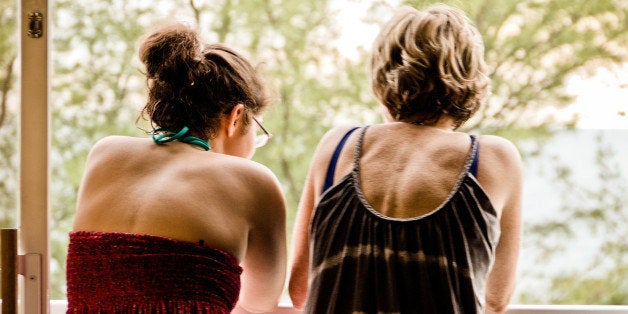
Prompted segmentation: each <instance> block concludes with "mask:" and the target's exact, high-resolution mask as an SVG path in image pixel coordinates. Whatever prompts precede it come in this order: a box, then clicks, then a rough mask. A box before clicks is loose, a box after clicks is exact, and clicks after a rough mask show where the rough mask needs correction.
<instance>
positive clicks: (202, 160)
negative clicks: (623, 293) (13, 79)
mask: <svg viewBox="0 0 628 314" xmlns="http://www.w3.org/2000/svg"><path fill="white" fill-rule="evenodd" d="M244 111H245V108H244V106H243V105H241V104H239V105H237V106H236V107H235V108H234V109H233V110H232V111H231V113H230V114H226V115H224V116H223V117H222V120H221V125H220V129H219V131H218V132H217V135H216V136H215V138H212V139H211V143H210V144H211V146H212V149H211V151H209V152H207V151H203V150H200V149H198V148H197V147H195V146H193V145H190V144H186V143H180V142H171V143H168V144H166V145H155V143H154V142H153V141H152V140H151V139H140V138H132V137H121V136H111V137H107V138H104V139H103V140H101V141H99V142H98V143H97V144H96V145H95V146H94V148H93V149H92V151H91V152H90V155H89V157H88V160H87V164H86V168H85V173H84V177H83V181H82V183H81V187H80V190H79V196H78V201H77V212H76V216H75V221H74V228H73V229H74V230H88V231H103V232H127V233H137V234H150V235H157V236H163V237H168V238H173V239H177V240H182V241H190V242H198V241H199V240H203V241H204V242H205V244H206V245H208V246H210V247H213V248H216V249H220V250H223V251H225V252H227V253H229V254H231V255H232V256H233V257H235V258H236V259H237V260H238V261H239V262H240V265H241V266H242V267H243V269H244V271H243V273H242V276H241V280H242V289H241V291H240V297H239V301H238V306H240V307H242V308H244V309H245V310H247V311H249V312H268V311H272V310H274V309H275V308H276V307H277V304H278V302H279V298H280V296H281V292H282V290H283V286H284V282H285V278H286V263H287V262H286V255H287V254H286V234H285V230H286V228H285V227H286V225H285V223H286V206H285V201H284V197H283V194H282V191H281V188H280V185H279V182H278V180H277V178H276V177H275V176H274V174H273V173H272V172H271V171H270V170H269V169H267V168H266V167H264V166H262V165H260V164H258V163H256V162H253V161H251V160H249V159H248V158H250V157H251V156H252V155H253V153H254V151H255V148H254V144H253V143H254V136H255V128H256V126H254V124H249V125H248V127H244V124H243V120H242V119H243V118H244Z"/></svg>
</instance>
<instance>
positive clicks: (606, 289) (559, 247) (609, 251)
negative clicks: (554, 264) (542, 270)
mask: <svg viewBox="0 0 628 314" xmlns="http://www.w3.org/2000/svg"><path fill="white" fill-rule="evenodd" d="M596 142H597V143H598V144H597V147H596V151H595V154H596V155H595V163H594V164H593V165H588V167H594V168H595V170H596V171H595V173H596V176H597V178H590V181H592V182H595V183H596V184H595V186H593V187H592V186H590V185H587V184H586V183H588V182H584V183H577V182H576V181H575V180H574V178H573V172H572V170H571V169H570V168H568V167H566V166H563V165H561V164H560V161H558V160H555V161H554V162H556V163H557V166H554V170H555V173H554V180H553V181H554V182H555V183H554V185H555V186H552V187H548V188H553V189H555V191H556V193H559V195H560V196H561V199H562V203H561V207H560V212H559V213H558V214H557V215H556V216H557V217H558V218H554V220H552V221H543V222H536V223H532V224H528V225H527V226H526V232H525V234H526V237H527V238H528V239H527V241H530V242H531V244H530V245H529V246H530V247H533V248H534V249H535V250H538V253H537V254H536V257H537V260H538V262H539V264H540V265H541V264H542V265H549V264H550V261H551V260H552V259H557V258H560V257H561V256H562V255H563V254H564V252H565V251H566V249H568V248H570V249H571V248H573V246H574V245H578V241H579V239H582V238H579V236H580V237H582V236H583V235H586V237H587V238H588V237H594V238H595V239H597V241H596V242H597V246H596V248H595V251H587V252H582V254H580V256H579V258H580V259H581V263H582V264H585V263H586V264H585V267H584V268H582V267H581V268H578V269H572V268H571V267H566V269H565V270H563V271H562V272H561V274H560V275H559V276H557V277H554V278H549V280H548V281H549V282H550V287H549V291H547V292H544V293H542V294H540V293H538V291H536V292H535V291H526V292H525V293H523V295H522V297H521V299H522V300H523V301H525V302H530V303H544V304H546V303H551V304H554V303H555V304H628V282H626V280H625V278H627V277H626V275H628V273H627V271H628V245H627V244H626V242H625V239H626V238H628V228H626V226H625V223H626V221H628V207H627V205H626V204H628V195H627V194H626V190H627V189H628V181H627V180H626V177H625V176H623V174H622V173H621V171H620V167H619V165H618V163H617V157H616V152H615V151H614V150H613V148H612V147H611V146H610V145H609V144H608V143H606V142H605V141H604V138H603V137H602V136H601V135H598V137H597V140H596ZM578 235H579V236H578ZM565 266H573V265H565ZM542 277H547V275H543V276H542ZM544 280H547V279H544Z"/></svg>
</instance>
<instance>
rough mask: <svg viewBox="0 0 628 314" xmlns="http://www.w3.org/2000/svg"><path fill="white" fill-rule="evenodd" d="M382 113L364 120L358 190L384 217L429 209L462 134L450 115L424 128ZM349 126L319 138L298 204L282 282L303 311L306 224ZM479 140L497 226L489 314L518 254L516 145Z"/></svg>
mask: <svg viewBox="0 0 628 314" xmlns="http://www.w3.org/2000/svg"><path fill="white" fill-rule="evenodd" d="M385 117H386V120H387V121H388V122H387V123H384V124H380V125H373V126H371V127H370V128H369V129H368V131H367V133H366V136H365V139H364V149H363V151H362V153H363V154H362V157H361V159H360V167H361V168H360V169H361V178H362V180H361V181H362V186H361V187H362V191H363V192H364V195H365V197H366V199H367V201H368V202H369V203H370V204H371V205H372V206H373V208H375V209H376V210H377V211H379V212H380V213H382V214H384V215H386V216H389V217H395V218H409V217H416V216H420V215H423V214H426V213H429V212H431V211H433V210H434V209H435V208H437V207H438V206H439V205H440V204H442V203H443V202H444V201H445V199H446V198H447V196H448V195H449V193H450V192H451V190H452V189H453V187H454V185H455V183H456V181H457V179H458V176H459V174H460V173H461V171H462V169H463V167H464V163H465V160H466V157H467V154H468V152H469V148H470V141H469V135H468V134H465V133H462V132H456V131H455V127H454V123H453V119H451V118H450V117H448V116H443V117H441V119H440V120H439V121H438V122H437V123H435V124H433V125H429V126H417V125H412V124H409V123H403V122H393V121H391V119H390V117H389V116H388V115H385ZM349 129H350V128H349V127H346V126H345V127H337V128H334V129H332V130H330V131H329V132H328V133H327V134H326V135H325V136H324V137H323V139H322V140H321V142H320V144H319V146H318V147H317V150H316V152H315V155H314V157H313V160H312V163H311V165H310V170H309V174H308V177H307V179H306V183H305V187H304V191H303V194H302V197H301V200H300V203H299V209H298V213H297V217H296V222H295V227H294V233H293V252H294V256H293V258H292V263H291V275H290V280H289V293H290V297H291V299H292V302H293V304H294V307H295V308H297V309H302V308H303V306H304V304H305V302H306V300H307V292H308V275H309V274H308V271H309V266H310V265H309V262H310V256H309V240H310V239H309V233H308V230H309V225H310V221H311V217H312V212H313V210H314V208H315V206H316V204H317V202H318V199H319V196H320V195H321V193H322V191H321V189H322V186H323V182H324V179H325V173H326V171H327V166H328V164H329V160H330V159H331V155H332V154H333V150H334V149H335V147H336V145H337V143H338V142H339V141H340V139H341V138H342V136H343V135H344V134H345V133H346V132H347V131H348V130H349ZM357 133H359V132H354V133H353V134H352V135H351V136H350V137H349V139H348V140H347V143H346V145H345V146H344V148H343V151H342V153H341V154H340V157H339V159H338V164H337V168H336V172H335V175H334V182H337V181H339V180H340V179H341V178H342V177H344V176H345V175H346V174H348V173H349V172H350V171H351V170H352V167H353V154H354V148H355V145H356V142H357V138H358V134H357ZM479 141H480V154H479V166H478V176H477V179H478V181H479V183H480V185H481V186H482V188H483V189H484V191H485V192H486V194H487V195H488V196H489V198H490V200H491V203H492V204H493V206H494V208H495V209H496V211H497V213H498V215H499V217H500V226H501V237H500V240H499V243H498V246H497V249H496V257H495V264H494V266H493V269H492V271H491V273H490V274H489V278H488V282H487V290H486V305H487V310H489V311H491V312H494V313H503V312H504V311H505V310H506V306H507V305H508V303H509V301H510V298H511V295H512V293H513V290H514V286H515V269H516V264H517V258H518V254H519V243H520V236H521V159H520V156H519V153H518V151H517V149H516V148H515V146H514V145H513V144H512V143H511V142H509V141H507V140H506V139H503V138H501V137H497V136H490V135H483V136H480V137H479ZM393 147H394V149H391V148H393ZM417 147H420V148H421V149H416V148H417ZM391 160H395V161H396V162H390V161H391ZM391 174H394V175H391ZM417 182H418V183H417Z"/></svg>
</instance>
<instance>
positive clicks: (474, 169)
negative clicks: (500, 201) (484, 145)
mask: <svg viewBox="0 0 628 314" xmlns="http://www.w3.org/2000/svg"><path fill="white" fill-rule="evenodd" d="M469 137H470V138H471V155H472V156H473V157H472V158H473V159H472V160H471V166H470V167H469V173H471V174H472V175H473V176H474V177H476V178H477V176H478V156H479V154H480V141H479V140H478V139H477V137H476V136H475V135H469Z"/></svg>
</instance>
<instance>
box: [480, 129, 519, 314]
mask: <svg viewBox="0 0 628 314" xmlns="http://www.w3.org/2000/svg"><path fill="white" fill-rule="evenodd" d="M482 139H483V140H484V141H482V142H481V143H482V150H481V152H482V153H481V154H480V155H481V156H482V155H485V156H482V157H481V159H480V164H481V166H480V167H484V169H483V170H481V172H480V174H479V178H478V179H479V180H480V182H481V183H482V179H484V181H486V182H485V183H486V185H487V188H488V189H489V191H488V192H489V197H492V202H493V205H494V206H495V207H496V210H497V211H498V212H499V213H500V214H501V215H500V228H501V236H500V239H499V243H498V245H497V248H496V252H495V263H494V265H493V269H492V270H491V273H490V274H489V278H488V282H487V287H486V303H487V307H488V309H489V310H491V311H494V312H498V313H499V312H502V311H504V310H505V309H506V306H507V305H508V303H509V302H510V298H511V296H512V293H513V291H514V288H515V271H516V267H517V260H518V257H519V248H520V241H521V224H522V223H521V210H522V208H521V207H522V204H521V197H522V174H521V158H520V155H519V152H518V150H517V149H516V147H515V146H514V145H513V144H512V143H510V142H509V141H507V140H505V139H502V138H498V137H482ZM482 158H484V159H482Z"/></svg>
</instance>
